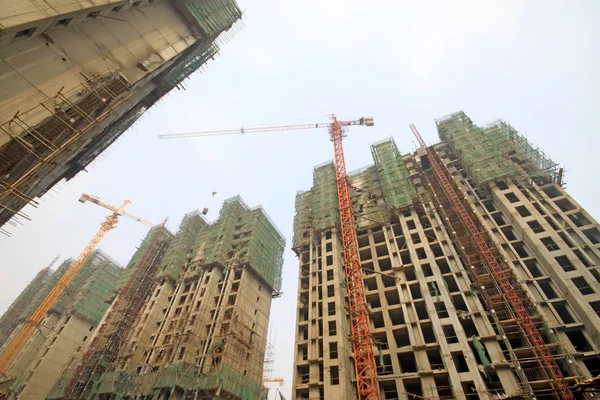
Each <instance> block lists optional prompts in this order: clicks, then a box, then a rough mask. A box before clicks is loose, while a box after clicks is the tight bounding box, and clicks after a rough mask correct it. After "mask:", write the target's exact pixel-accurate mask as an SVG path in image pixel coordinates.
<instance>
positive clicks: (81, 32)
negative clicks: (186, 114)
mask: <svg viewBox="0 0 600 400" xmlns="http://www.w3.org/2000/svg"><path fill="white" fill-rule="evenodd" d="M240 18H241V11H240V9H239V8H238V6H237V4H236V3H235V1H234V0H140V1H129V0H103V1H97V2H90V1H80V0H76V1H72V0H57V1H52V2H48V1H42V2H40V1H33V0H23V1H21V0H18V1H4V2H2V3H1V4H0V87H2V88H3V90H2V93H1V94H0V175H2V178H1V183H2V186H1V187H2V189H0V206H1V207H0V208H1V209H0V226H1V225H3V224H5V223H6V221H8V220H9V219H10V218H12V217H13V216H14V215H15V214H17V215H19V210H20V209H21V208H22V207H23V206H24V205H25V204H27V203H30V202H33V204H34V205H35V204H37V203H36V202H35V197H37V196H41V195H42V194H43V193H45V192H46V191H47V190H48V189H49V188H51V187H52V186H53V185H54V184H55V183H57V182H59V181H61V180H63V179H67V180H68V179H70V178H72V177H73V176H75V175H76V174H77V173H78V172H79V171H81V170H84V169H85V167H86V166H87V165H88V164H89V163H90V162H92V161H93V160H94V159H95V158H96V157H97V156H98V155H99V154H100V153H101V152H102V151H104V150H105V149H106V148H107V147H108V146H110V145H111V144H112V143H113V142H114V141H115V140H116V139H117V138H118V137H119V136H120V135H121V134H122V133H123V132H124V131H125V130H126V129H127V128H129V127H130V126H131V125H132V124H133V123H134V122H135V121H136V120H137V119H138V118H139V117H140V116H141V115H142V114H143V113H144V112H145V110H147V109H148V108H150V107H151V106H152V105H153V104H155V103H156V101H158V100H159V99H160V98H161V97H162V96H163V95H164V94H166V93H167V92H169V91H170V90H172V89H173V88H175V87H181V86H180V85H181V83H182V82H183V80H184V79H185V78H187V77H188V76H189V75H190V74H191V73H193V72H194V71H196V70H198V68H200V67H202V65H204V64H205V63H206V62H207V61H208V60H209V59H212V58H214V57H215V56H216V55H217V54H218V51H219V45H220V44H222V43H223V42H224V39H227V38H228V37H230V34H231V33H233V31H235V30H236V29H235V28H234V29H233V31H231V28H232V26H233V24H234V23H235V22H236V21H238V20H239V19H240ZM226 31H230V33H229V34H226V33H225V32H226ZM20 215H23V214H20Z"/></svg>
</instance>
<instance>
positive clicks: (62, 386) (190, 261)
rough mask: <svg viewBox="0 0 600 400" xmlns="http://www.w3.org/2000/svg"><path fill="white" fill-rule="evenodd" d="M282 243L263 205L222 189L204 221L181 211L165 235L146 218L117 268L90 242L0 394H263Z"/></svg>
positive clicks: (21, 315) (16, 314)
mask: <svg viewBox="0 0 600 400" xmlns="http://www.w3.org/2000/svg"><path fill="white" fill-rule="evenodd" d="M284 247H285V240H284V238H283V235H282V234H281V233H280V232H279V231H278V230H277V228H276V227H275V225H274V224H273V223H272V221H271V220H270V218H269V217H268V215H267V214H266V213H265V212H264V210H263V209H262V208H260V207H255V208H249V207H248V206H247V205H246V204H245V203H244V202H243V201H242V200H241V199H240V198H239V197H234V198H231V199H229V200H226V201H225V203H224V205H223V207H222V209H221V212H220V214H219V217H218V219H217V220H216V221H215V222H214V223H208V222H207V221H206V220H205V219H204V217H203V216H202V215H201V214H200V213H198V212H191V213H189V214H187V215H186V216H185V217H184V218H183V221H182V222H181V225H180V227H179V229H178V232H177V233H176V234H175V235H173V234H172V233H170V232H169V231H168V230H167V229H166V228H165V226H164V224H163V225H158V226H155V227H153V228H152V229H151V230H150V231H149V233H148V235H147V236H146V238H145V239H144V240H143V241H142V243H141V245H140V246H139V248H138V250H137V251H136V253H135V254H134V256H133V257H132V259H131V261H130V262H129V263H128V265H127V267H126V268H125V269H124V270H123V269H121V268H118V267H117V266H116V264H115V263H113V262H110V261H109V260H106V257H105V256H103V255H102V253H101V252H99V251H96V252H95V253H94V255H93V256H92V257H90V259H89V260H88V261H87V262H86V264H85V265H84V267H82V268H81V270H80V271H79V272H78V273H77V275H76V276H75V279H73V281H72V282H71V284H70V285H69V287H68V288H67V290H66V291H65V292H64V293H63V295H62V297H61V298H60V299H59V301H58V302H57V303H56V304H55V305H54V306H53V307H52V310H51V312H49V313H48V315H47V316H46V318H45V319H44V321H43V322H42V323H41V324H40V327H39V330H38V331H37V332H36V333H35V334H34V335H32V337H31V339H30V340H29V341H28V343H27V344H26V346H24V348H23V349H22V350H21V352H20V353H19V355H18V357H17V358H16V359H15V360H14V362H13V363H12V364H11V366H10V368H8V369H7V370H6V373H7V375H9V377H8V378H7V377H5V378H4V382H3V383H2V384H1V385H0V398H5V399H7V398H8V399H17V398H21V399H45V398H47V399H113V398H124V399H134V398H135V399H140V398H148V399H150V398H156V399H159V398H160V399H167V398H170V399H212V398H231V399H244V400H252V399H256V400H258V399H264V398H265V396H266V388H265V387H264V386H263V382H264V378H265V376H264V373H265V371H264V361H265V353H266V347H267V331H268V325H269V314H270V309H271V301H272V299H273V298H274V297H278V296H279V295H280V294H281V270H282V264H283V250H284ZM101 256H102V257H101ZM71 261H72V260H67V261H65V262H64V263H63V264H62V265H61V266H60V267H59V268H58V269H57V271H56V272H54V273H49V272H48V273H47V274H46V275H48V276H46V275H42V276H38V277H36V280H35V282H38V281H39V280H44V279H45V284H44V286H43V288H48V290H47V291H45V289H43V290H40V293H39V295H36V297H35V298H34V299H33V301H32V302H31V304H29V305H27V307H28V309H19V310H17V309H16V307H17V306H18V305H19V304H22V302H21V301H20V298H19V299H17V300H16V301H15V304H14V305H13V306H12V307H11V308H10V309H9V312H8V314H7V315H6V316H5V317H4V318H3V320H2V326H6V327H9V326H12V325H14V324H15V323H17V325H18V323H19V322H18V321H19V319H22V320H27V319H28V318H29V317H28V316H29V315H30V313H31V312H32V311H33V309H35V308H36V307H37V305H38V303H39V302H41V300H42V299H43V298H44V297H45V296H46V294H47V292H48V291H49V290H50V288H51V287H52V286H54V284H55V283H56V281H58V279H59V277H60V276H61V274H62V273H64V271H65V270H66V269H67V268H68V266H69V264H70V262H71ZM99 261H102V262H99ZM92 265H93V266H94V267H93V268H92ZM27 290H28V289H26V291H25V292H24V294H26V293H28V292H27ZM38 297H39V298H40V299H39V301H38V299H37V298H38ZM67 297H68V299H69V301H68V302H67V301H66V300H65V298H67ZM21 307H22V306H21ZM9 317H10V318H9ZM13 319H16V321H13ZM15 332H18V329H15ZM9 340H10V337H9ZM7 343H8V341H7Z"/></svg>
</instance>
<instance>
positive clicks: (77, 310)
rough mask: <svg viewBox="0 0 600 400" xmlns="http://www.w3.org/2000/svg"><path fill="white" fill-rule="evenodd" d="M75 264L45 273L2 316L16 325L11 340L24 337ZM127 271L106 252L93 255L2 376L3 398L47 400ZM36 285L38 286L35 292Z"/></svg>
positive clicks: (84, 343)
mask: <svg viewBox="0 0 600 400" xmlns="http://www.w3.org/2000/svg"><path fill="white" fill-rule="evenodd" d="M72 263H73V260H72V259H68V260H66V261H64V262H63V263H61V264H60V266H59V267H58V268H57V269H56V271H51V270H48V268H46V269H44V270H43V271H42V272H41V273H40V274H38V275H37V276H36V278H35V279H34V280H33V281H32V282H31V284H30V285H29V286H28V287H27V288H26V289H25V290H24V291H23V293H22V295H21V296H19V297H18V298H17V300H16V301H15V302H14V303H13V304H12V305H11V307H10V308H9V310H8V311H7V312H6V313H5V314H4V316H3V317H2V320H3V322H6V326H10V327H13V330H12V332H11V333H10V335H9V336H8V339H10V338H12V337H13V336H14V335H18V334H19V333H20V329H19V328H20V327H21V325H22V324H24V323H25V322H26V321H27V320H28V319H29V318H30V317H31V314H32V313H33V312H34V311H35V309H36V308H37V307H38V306H39V305H40V303H41V302H42V301H43V300H44V298H45V297H46V295H47V294H48V293H49V292H50V290H51V289H52V288H53V287H54V286H55V285H56V284H57V282H58V281H59V279H60V278H61V276H62V275H63V274H64V273H65V272H66V271H67V269H68V268H69V266H70V265H71V264H72ZM122 272H123V269H122V268H121V267H120V266H119V264H118V263H116V262H115V261H113V260H112V259H111V258H110V257H109V256H107V255H106V254H105V253H103V252H102V251H101V250H96V251H94V252H93V253H92V254H91V255H90V257H89V258H88V260H87V261H86V262H85V263H84V264H83V266H82V268H81V269H80V270H79V271H78V272H77V274H76V275H75V277H74V279H73V280H72V281H71V282H70V283H69V285H68V286H67V288H66V290H65V291H64V292H63V293H62V294H61V296H60V297H59V298H58V301H56V302H55V303H54V305H53V306H52V308H51V309H50V310H49V311H48V312H47V313H46V315H45V317H44V319H43V320H42V322H41V323H40V324H39V326H37V330H36V331H35V332H34V333H33V334H32V335H31V337H30V338H29V340H28V341H27V343H26V344H25V345H24V346H23V348H22V349H21V350H20V351H19V353H18V355H17V357H15V359H14V361H13V362H12V363H11V364H10V365H9V367H8V368H7V370H6V376H4V375H3V376H1V377H0V398H21V399H31V400H36V399H44V398H45V396H46V394H47V393H48V392H49V390H50V389H51V388H52V385H53V384H54V382H55V380H56V379H57V378H58V376H59V375H60V371H61V369H62V367H63V366H65V365H66V363H67V361H68V360H69V358H70V357H71V356H72V355H74V354H76V353H77V352H78V351H79V350H80V349H81V348H82V347H83V346H85V345H86V344H87V341H88V339H89V338H90V337H91V336H92V334H93V333H94V330H95V329H96V327H97V326H98V323H99V322H100V320H101V318H102V316H103V315H104V312H105V311H106V310H107V308H108V303H106V302H105V301H104V300H105V297H106V296H107V295H108V294H109V293H110V291H111V290H112V288H113V286H114V285H115V284H116V282H117V280H118V279H119V277H120V276H121V273H122ZM32 285H36V287H35V291H34V292H33V293H32V292H31V286H32ZM23 296H27V300H28V302H27V303H26V304H23V302H22V301H21V299H22V297H23ZM9 342H10V340H7V341H6V342H5V345H7V344H8V343H9Z"/></svg>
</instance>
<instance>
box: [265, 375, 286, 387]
mask: <svg viewBox="0 0 600 400" xmlns="http://www.w3.org/2000/svg"><path fill="white" fill-rule="evenodd" d="M268 382H278V383H279V386H283V383H284V379H283V378H282V377H280V376H278V377H275V378H265V379H263V383H268Z"/></svg>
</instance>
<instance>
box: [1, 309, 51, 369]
mask: <svg viewBox="0 0 600 400" xmlns="http://www.w3.org/2000/svg"><path fill="white" fill-rule="evenodd" d="M59 319H60V316H59V315H58V314H56V313H50V314H47V315H46V316H45V317H44V319H43V320H42V322H41V324H40V329H38V330H36V331H34V333H33V334H32V335H31V337H30V338H29V340H28V341H27V343H26V344H25V345H24V346H23V348H22V349H21V351H20V352H19V353H18V354H17V356H16V357H15V360H14V361H13V363H12V365H11V366H10V368H8V370H7V371H6V372H7V374H8V375H10V376H13V377H16V376H19V375H21V373H23V371H25V369H26V368H27V366H28V365H29V363H30V362H31V360H32V359H33V357H34V356H35V354H36V352H37V350H38V349H39V348H40V346H41V345H42V343H44V341H45V340H46V338H47V337H48V336H49V335H50V334H51V333H52V331H53V330H54V328H55V326H56V324H57V322H58V320H59ZM21 326H22V325H19V326H18V327H17V328H16V329H15V330H14V332H13V333H12V335H11V336H10V337H9V338H8V339H7V341H6V343H10V341H11V340H12V338H13V336H14V335H16V334H18V331H19V330H20V328H21ZM3 350H4V348H2V351H3Z"/></svg>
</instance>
